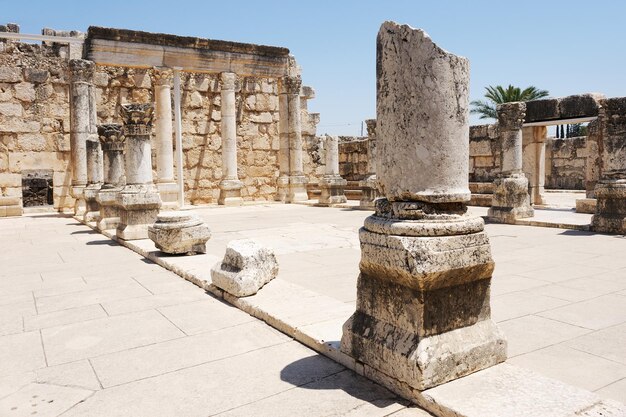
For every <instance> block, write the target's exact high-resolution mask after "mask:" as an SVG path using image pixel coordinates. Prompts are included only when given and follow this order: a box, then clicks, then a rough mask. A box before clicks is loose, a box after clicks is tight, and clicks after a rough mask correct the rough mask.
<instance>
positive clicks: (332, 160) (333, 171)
mask: <svg viewBox="0 0 626 417" xmlns="http://www.w3.org/2000/svg"><path fill="white" fill-rule="evenodd" d="M324 145H325V146H324V147H325V149H324V150H325V153H326V173H325V174H324V177H323V178H322V180H321V181H320V188H321V191H322V192H321V194H320V198H319V204H322V205H332V204H341V203H345V202H346V201H347V199H346V195H345V192H344V190H345V187H346V184H347V181H346V180H344V179H343V178H341V175H339V138H338V137H337V136H326V140H325V141H324Z"/></svg>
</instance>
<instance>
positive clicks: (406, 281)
mask: <svg viewBox="0 0 626 417" xmlns="http://www.w3.org/2000/svg"><path fill="white" fill-rule="evenodd" d="M376 67H377V107H376V118H377V127H376V133H377V137H378V145H379V148H378V155H377V156H378V157H379V160H378V165H377V167H378V171H377V174H378V181H379V183H380V185H381V190H382V192H383V194H384V197H383V198H379V199H377V200H376V212H375V214H373V215H371V216H369V217H368V218H367V219H366V220H365V224H364V226H363V228H361V230H360V231H359V239H360V241H361V262H360V264H359V267H360V270H361V273H360V275H359V279H358V284H357V307H356V312H355V313H354V314H353V315H352V317H351V318H350V319H349V320H348V321H347V322H346V323H345V324H344V327H343V337H342V339H341V350H342V352H344V353H346V354H348V355H350V356H352V357H353V358H354V359H355V360H356V361H357V364H360V365H362V366H363V370H364V374H365V375H366V376H368V377H370V378H372V379H374V380H376V381H378V382H381V383H383V384H384V385H386V386H388V387H390V388H392V389H393V390H394V391H396V392H411V391H413V390H424V389H427V388H430V387H433V386H436V385H439V384H442V383H444V382H447V381H450V380H453V379H456V378H459V377H462V376H464V375H467V374H470V373H472V372H475V371H478V370H480V369H484V368H487V367H489V366H492V365H495V364H496V363H499V362H502V361H504V360H505V359H506V341H505V340H504V338H503V336H502V334H501V333H500V331H499V330H498V328H497V327H496V325H495V324H494V323H493V321H492V320H491V318H490V306H489V288H490V283H491V275H492V272H493V268H494V262H493V259H492V257H491V250H490V244H489V238H488V237H487V234H486V233H485V232H484V231H483V227H484V223H483V220H482V218H480V217H474V216H469V215H468V214H467V207H466V202H467V201H469V199H470V191H469V188H468V170H469V167H468V163H467V161H468V158H469V141H468V140H467V138H468V135H469V124H468V101H469V92H468V85H469V62H468V60H467V59H466V58H462V57H458V56H455V55H453V54H450V53H448V52H446V51H444V50H442V49H441V48H439V47H438V46H437V45H435V44H434V43H433V42H432V40H431V39H430V37H428V35H427V34H426V33H424V32H423V31H421V30H418V29H412V28H411V27H409V26H406V25H403V26H400V25H398V24H396V23H393V22H385V23H384V24H383V25H382V27H381V29H380V31H379V33H378V38H377V64H376ZM357 366H359V365H357Z"/></svg>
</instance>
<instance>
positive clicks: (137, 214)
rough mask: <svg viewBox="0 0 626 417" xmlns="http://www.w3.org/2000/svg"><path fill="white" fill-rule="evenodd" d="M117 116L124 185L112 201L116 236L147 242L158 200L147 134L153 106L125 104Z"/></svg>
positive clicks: (159, 199) (154, 218) (156, 213)
mask: <svg viewBox="0 0 626 417" xmlns="http://www.w3.org/2000/svg"><path fill="white" fill-rule="evenodd" d="M121 113H122V114H121V115H122V119H123V120H124V136H125V137H126V146H125V148H124V168H125V172H126V185H125V186H124V188H123V189H122V191H120V192H119V193H118V194H117V198H116V203H117V206H118V208H119V213H120V223H119V225H118V226H117V229H116V236H117V237H118V238H120V239H123V240H136V239H147V238H148V226H149V225H152V224H153V223H154V222H155V221H156V218H157V215H158V214H159V208H160V207H161V197H160V196H159V192H158V190H157V188H156V186H155V185H154V184H153V182H152V159H151V156H152V148H151V145H150V135H151V133H152V120H153V114H154V107H153V106H152V104H127V105H123V106H122V108H121Z"/></svg>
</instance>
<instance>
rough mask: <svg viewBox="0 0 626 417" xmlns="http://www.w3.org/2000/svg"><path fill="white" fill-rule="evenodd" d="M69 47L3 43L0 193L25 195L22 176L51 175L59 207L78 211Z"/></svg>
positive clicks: (0, 51) (0, 64)
mask: <svg viewBox="0 0 626 417" xmlns="http://www.w3.org/2000/svg"><path fill="white" fill-rule="evenodd" d="M67 54H68V48H67V47H66V46H59V45H50V46H46V45H32V44H25V43H16V42H10V41H3V42H0V190H1V195H3V196H9V195H12V196H19V197H20V198H21V196H22V190H21V181H22V174H23V173H24V174H26V173H30V174H31V175H37V173H38V172H42V173H45V175H52V181H53V198H54V207H55V208H57V209H59V210H63V209H70V208H71V207H73V204H74V201H73V199H72V198H71V197H70V196H69V190H68V186H69V184H70V182H71V172H69V170H68V166H69V161H70V152H69V150H70V146H69V131H70V123H69V93H68V92H69V89H68V67H67Z"/></svg>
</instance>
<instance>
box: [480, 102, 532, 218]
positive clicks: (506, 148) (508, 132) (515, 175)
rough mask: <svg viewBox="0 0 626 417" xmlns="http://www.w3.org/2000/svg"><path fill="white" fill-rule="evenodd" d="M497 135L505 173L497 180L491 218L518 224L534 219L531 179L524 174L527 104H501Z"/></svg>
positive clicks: (499, 106) (490, 213) (489, 214)
mask: <svg viewBox="0 0 626 417" xmlns="http://www.w3.org/2000/svg"><path fill="white" fill-rule="evenodd" d="M497 111H498V134H499V136H500V140H501V142H502V171H501V175H500V177H499V178H497V179H496V180H495V181H494V184H493V186H494V190H493V199H492V202H491V207H490V208H489V212H488V216H489V218H490V220H491V221H494V222H499V223H515V220H516V219H521V218H526V217H532V216H533V215H534V210H533V208H532V207H531V205H530V195H529V194H528V178H526V176H525V175H524V173H523V172H522V124H523V123H524V115H525V112H526V103H523V102H513V103H504V104H499V105H498V108H497Z"/></svg>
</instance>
